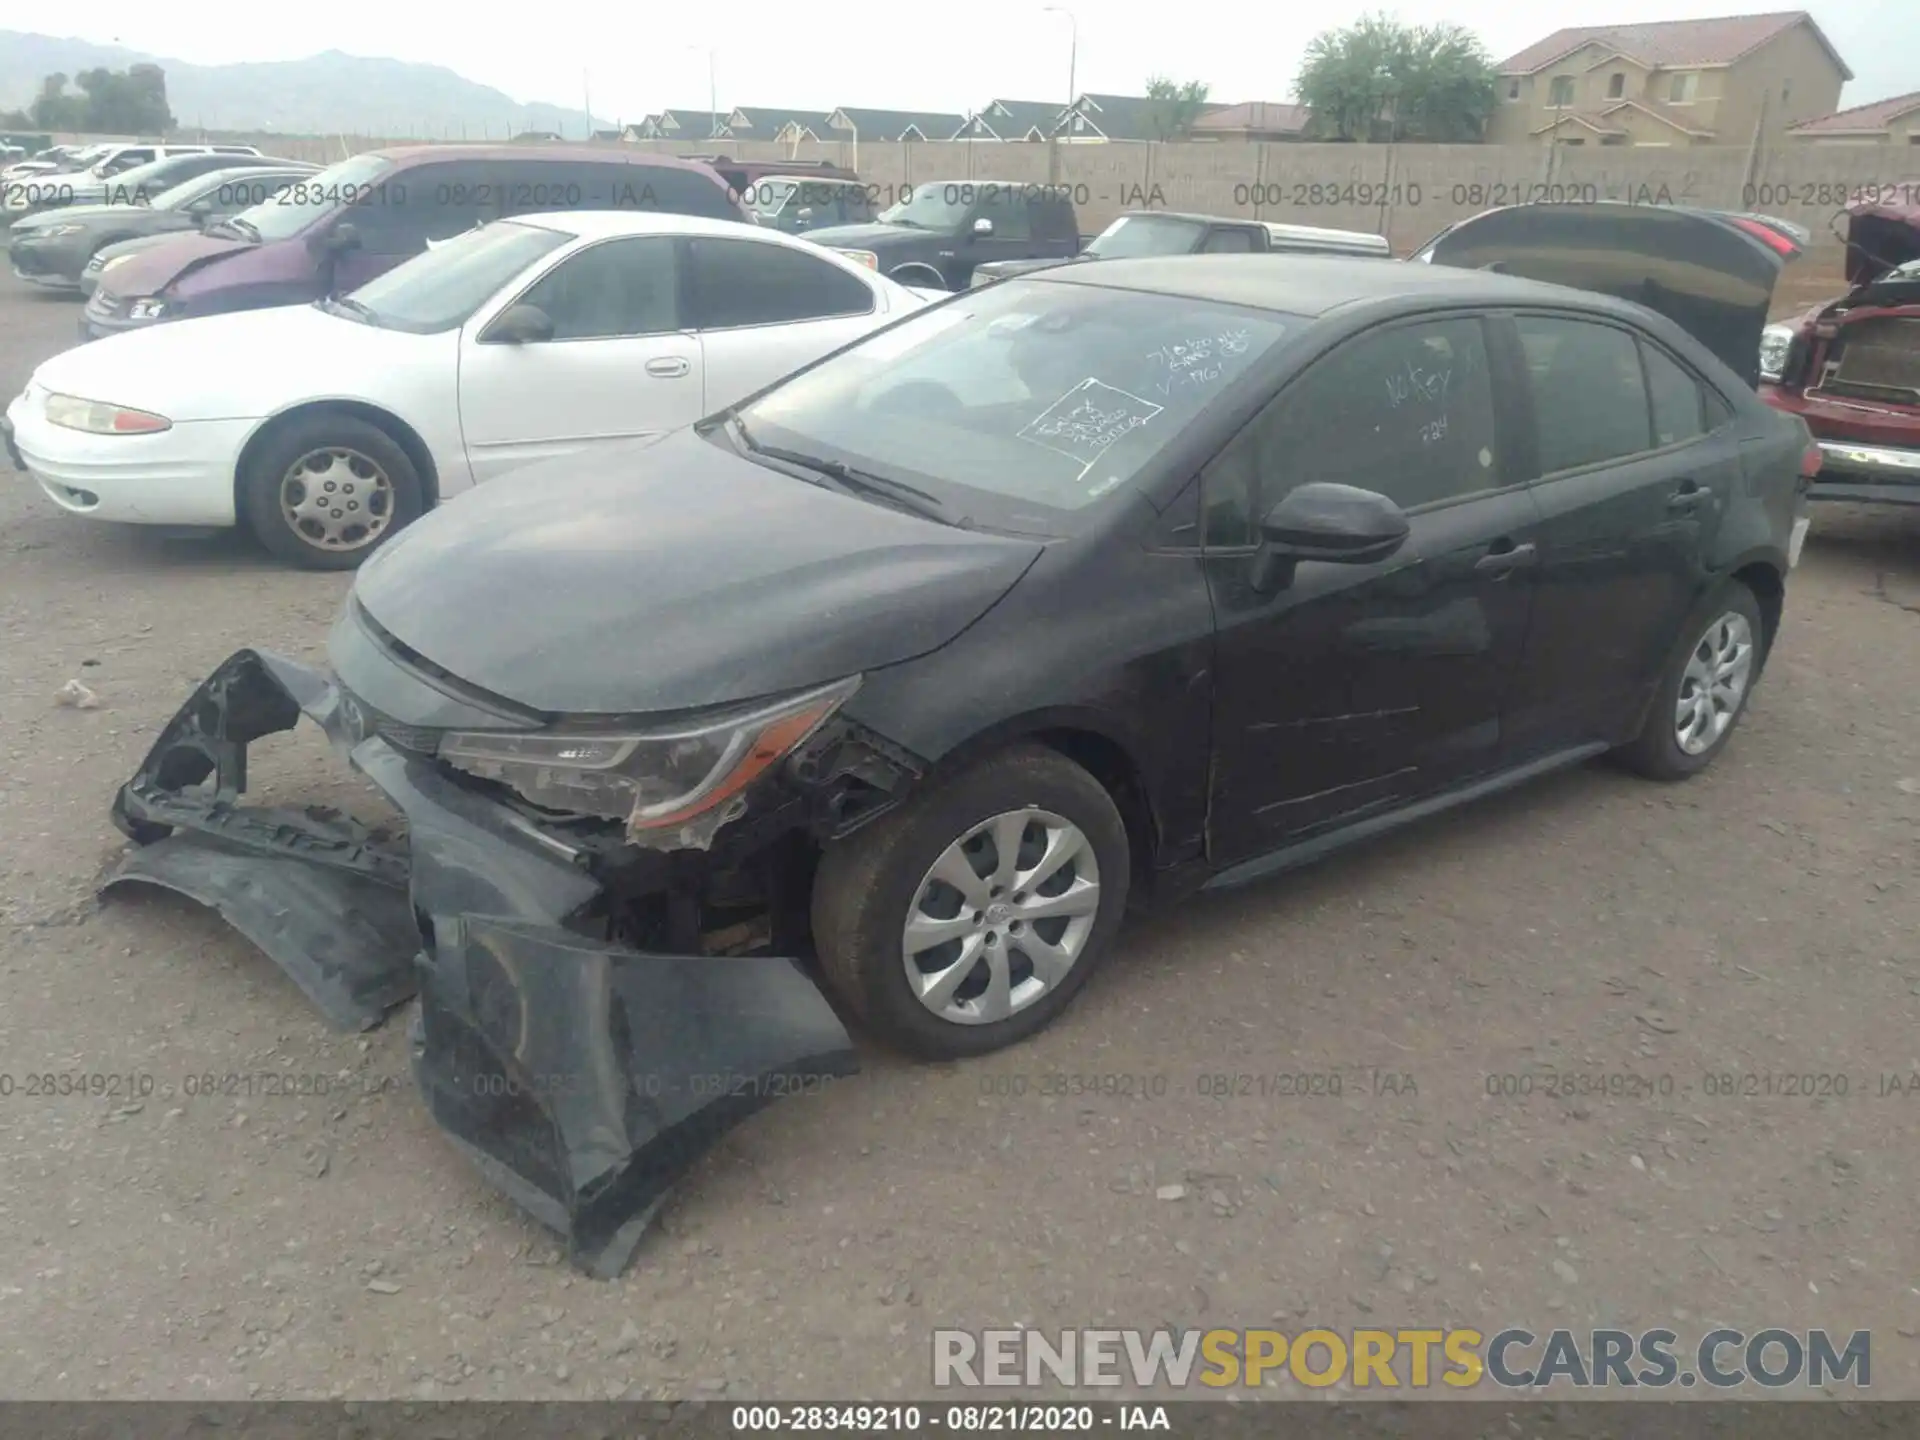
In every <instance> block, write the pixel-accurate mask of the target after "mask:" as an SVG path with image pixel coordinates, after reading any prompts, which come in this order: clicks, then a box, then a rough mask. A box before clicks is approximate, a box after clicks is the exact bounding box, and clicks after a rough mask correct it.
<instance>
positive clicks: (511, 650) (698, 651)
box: [354, 429, 1042, 714]
mask: <svg viewBox="0 0 1920 1440" xmlns="http://www.w3.org/2000/svg"><path fill="white" fill-rule="evenodd" d="M1041 548H1042V546H1041V545H1040V543H1038V542H1036V541H1032V540H1021V539H1014V538H1010V537H1004V536H997V535H987V534H982V533H979V532H974V531H966V530H958V529H955V528H953V527H951V526H948V525H942V524H939V523H937V522H934V521H931V520H923V519H920V518H919V517H917V516H913V515H908V514H905V513H902V512H900V511H897V510H893V509H890V508H888V507H886V506H883V505H880V504H875V503H871V502H868V501H865V500H861V499H856V498H854V497H851V496H846V495H841V494H837V493H835V492H832V491H828V490H823V489H821V488H820V487H818V486H816V485H812V484H809V483H808V482H807V481H805V480H800V479H796V478H794V477H793V476H790V475H787V474H785V473H782V472H781V471H777V470H771V469H768V468H766V467H764V466H761V465H757V464H755V463H753V462H751V461H749V460H746V459H743V458H741V457H740V456H738V455H736V454H734V453H733V452H732V450H731V449H729V448H728V447H727V446H726V444H725V443H724V442H716V441H710V440H707V439H705V438H703V437H701V436H699V435H697V434H695V433H694V432H693V431H692V430H691V429H686V430H679V431H676V432H674V433H672V434H670V435H667V436H664V437H660V438H658V439H655V440H647V441H639V442H635V443H631V444H626V445H621V446H617V447H612V448H609V449H607V450H604V451H600V452H598V453H597V454H594V455H592V456H591V457H588V458H585V459H582V458H581V457H568V458H567V459H565V460H561V461H557V462H554V463H551V464H546V465H537V466H533V467H530V468H529V469H527V470H524V471H521V472H518V473H516V474H514V475H510V476H507V477H505V478H504V479H500V480H495V481H492V482H490V483H488V484H486V485H483V486H481V487H480V488H479V489H478V490H476V491H474V492H473V493H471V494H468V495H464V496H461V497H460V498H459V499H457V500H454V501H451V502H450V503H448V504H447V505H445V506H444V507H442V508H441V509H439V510H436V511H434V512H432V513H430V514H428V515H426V516H425V517H424V518H422V519H420V520H418V521H416V522H415V523H414V524H413V525H411V526H409V527H408V528H407V529H406V530H405V531H403V532H402V533H401V534H400V535H398V536H396V537H395V538H394V539H393V540H392V541H390V542H389V543H388V544H387V545H385V546H383V547H382V548H381V549H380V550H378V551H376V552H375V553H374V555H373V557H372V558H371V559H370V560H369V561H368V562H367V563H366V564H365V565H364V566H362V567H361V569H360V572H359V574H358V576H357V579H356V583H355V586H354V598H355V599H356V600H357V601H358V602H359V604H360V606H361V607H362V609H363V610H364V611H365V612H366V613H367V614H368V615H369V616H370V617H371V618H372V619H373V621H374V622H375V623H376V624H377V625H379V626H380V627H381V628H382V629H384V630H386V631H387V632H388V633H390V634H391V635H393V636H394V637H396V638H397V639H398V640H400V641H401V642H402V643H403V644H404V645H406V646H408V647H409V648H411V649H412V650H414V651H416V652H418V653H419V654H420V655H421V656H423V657H424V658H425V659H426V660H427V661H429V662H430V663H431V664H433V665H435V666H439V667H442V668H444V669H445V670H447V671H448V672H450V673H451V674H452V675H453V676H455V677H456V678H458V679H460V680H463V681H465V682H466V683H467V684H469V685H473V686H477V687H478V688H480V689H481V690H484V691H488V692H490V693H492V694H494V695H497V696H501V697H503V698H505V699H508V700H512V701H515V702H517V703H519V704H521V705H524V706H527V707H530V708H532V709H535V710H543V711H550V712H556V713H571V714H635V713H645V712H650V711H663V710H681V709H692V708H696V707H700V706H707V705H720V704H726V703H729V702H732V701H736V700H746V699H751V698H754V697H757V696H761V695H768V694H772V693H775V692H779V691H785V690H795V689H801V688H804V687H806V686H810V685H815V684H824V683H826V682H829V681H832V680H837V679H840V678H842V677H844V676H846V675H849V674H852V673H854V672H855V671H862V670H871V669H874V668H877V667H879V666H883V665H893V664H897V663H899V662H900V661H903V660H910V659H912V658H914V657H915V656H918V655H923V654H926V653H927V652H928V651H931V650H935V649H938V648H939V647H940V646H942V645H944V644H946V643H947V642H948V641H949V640H951V639H952V638H953V637H954V636H956V635H958V634H959V633H960V632H961V631H962V630H964V629H966V628H967V626H969V625H971V624H972V623H973V622H974V621H975V620H976V619H978V618H979V617H980V616H981V615H982V614H984V613H985V612H986V611H987V610H988V609H989V608H990V607H991V606H992V605H993V604H994V602H995V601H997V600H998V599H999V598H1000V597H1001V596H1002V595H1004V594H1005V593H1006V592H1007V590H1008V589H1010V588H1011V587H1012V586H1013V584H1014V582H1015V581H1017V580H1018V579H1019V578H1020V577H1021V575H1023V574H1024V573H1025V572H1026V570H1027V568H1028V566H1030V565H1031V564H1032V563H1033V561H1034V559H1035V558H1036V557H1037V556H1038V555H1039V553H1040V551H1041Z"/></svg>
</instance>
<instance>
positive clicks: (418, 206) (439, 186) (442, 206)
mask: <svg viewBox="0 0 1920 1440" xmlns="http://www.w3.org/2000/svg"><path fill="white" fill-rule="evenodd" d="M506 179H507V177H506V175H505V174H504V167H498V166H494V165H488V164H475V163H471V162H469V163H463V164H453V165H421V166H416V167H414V168H413V169H410V170H408V171H406V172H404V173H403V174H402V175H401V176H400V177H399V178H398V179H396V180H395V181H394V183H393V184H392V185H390V186H388V187H387V190H386V193H385V194H379V193H375V194H370V195H366V196H363V197H362V198H361V199H360V200H358V201H357V202H356V203H355V204H354V207H353V213H352V214H351V215H349V216H347V217H345V218H347V219H350V220H352V221H353V226H354V229H356V230H357V231H359V232H360V248H361V249H363V250H365V251H366V252H367V253H368V254H370V255H417V254H419V253H420V251H422V250H424V249H425V248H426V247H427V246H428V245H429V244H433V245H438V244H442V243H444V242H445V241H448V240H451V239H452V238H453V237H454V236H456V235H461V234H464V233H466V232H467V231H469V230H473V229H476V228H478V227H479V226H481V225H484V224H486V223H487V222H488V221H489V220H494V219H497V218H499V216H500V211H501V207H502V203H503V201H504V200H505V198H506V196H507V193H508V191H509V190H510V189H511V186H510V185H509V184H507V183H505V182H506ZM305 183H307V184H310V185H311V184H315V183H317V182H316V181H308V182H305ZM292 188H293V189H295V190H298V189H299V188H300V182H295V184H294V186H293V187H292ZM551 208H555V209H563V208H565V207H564V206H555V207H551Z"/></svg>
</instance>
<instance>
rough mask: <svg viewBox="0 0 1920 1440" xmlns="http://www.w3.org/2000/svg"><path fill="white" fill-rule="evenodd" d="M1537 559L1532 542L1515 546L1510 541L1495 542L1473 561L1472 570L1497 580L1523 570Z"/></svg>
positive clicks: (1537, 552) (1537, 554) (1536, 551)
mask: <svg viewBox="0 0 1920 1440" xmlns="http://www.w3.org/2000/svg"><path fill="white" fill-rule="evenodd" d="M1539 558H1540V552H1539V551H1538V550H1536V549H1534V546H1533V542H1532V541H1528V542H1527V543H1526V544H1525V545H1516V544H1514V543H1513V542H1512V541H1511V540H1496V541H1494V542H1493V545H1492V547H1491V548H1490V549H1489V550H1488V551H1487V553H1486V554H1484V555H1482V556H1481V557H1480V558H1479V559H1478V560H1476V561H1474V563H1473V568H1474V569H1475V570H1477V571H1479V572H1480V573H1481V574H1482V575H1491V576H1493V577H1494V578H1495V579H1496V580H1499V579H1504V578H1505V577H1507V576H1508V575H1511V574H1512V573H1513V572H1514V571H1515V570H1524V569H1525V568H1526V567H1527V566H1529V565H1532V564H1534V563H1535V562H1536V561H1537V560H1538V559H1539Z"/></svg>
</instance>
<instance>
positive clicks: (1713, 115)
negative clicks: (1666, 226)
mask: <svg viewBox="0 0 1920 1440" xmlns="http://www.w3.org/2000/svg"><path fill="white" fill-rule="evenodd" d="M1498 71H1499V86H1500V89H1499V104H1498V106H1497V107H1496V109H1495V110H1494V114H1493V119H1492V121H1491V122H1490V123H1489V124H1488V127H1487V139H1488V141H1490V142H1492V143H1495V144H1524V143H1526V142H1529V141H1531V142H1534V143H1538V144H1557V145H1662V146H1665V145H1675V146H1678V145H1748V144H1751V143H1752V142H1753V140H1754V139H1755V137H1756V136H1759V137H1760V138H1762V139H1777V138H1780V137H1783V136H1785V135H1786V134H1787V133H1788V131H1789V130H1790V129H1791V128H1792V127H1793V126H1795V125H1797V124H1800V123H1802V122H1804V121H1808V120H1812V119H1815V118H1816V117H1819V116H1823V115H1828V114H1830V113H1831V112H1832V111H1833V110H1834V108H1835V107H1836V106H1837V105H1838V104H1839V103H1840V87H1841V86H1842V85H1844V84H1845V83H1846V82H1847V81H1849V80H1851V79H1852V78H1853V71H1852V70H1850V69H1849V68H1848V67H1847V63H1846V61H1844V60H1842V59H1841V58H1840V54H1839V52H1838V51H1837V50H1835V49H1834V48H1833V43H1832V42H1831V41H1829V40H1828V39H1827V37H1826V36H1825V35H1824V34H1823V33H1821V30H1820V27H1819V26H1818V25H1816V24H1815V23H1814V20H1813V17H1812V16H1811V15H1809V14H1807V12H1806V11H1804V10H1783V11H1777V12H1774V13H1771V14H1765V15H1729V16H1723V17H1721V18H1718V19H1713V20H1663V21H1655V22H1651V23H1648V24H1643V25H1582V26H1574V27H1571V28H1568V29H1564V30H1556V31H1554V32H1553V34H1551V35H1549V36H1547V37H1546V38H1545V39H1544V40H1540V41H1538V42H1537V43H1535V44H1532V45H1529V46H1528V47H1527V48H1526V49H1524V50H1522V51H1520V53H1519V54H1517V55H1510V56H1508V57H1507V59H1505V60H1503V61H1502V62H1501V63H1500V65H1499V66H1498Z"/></svg>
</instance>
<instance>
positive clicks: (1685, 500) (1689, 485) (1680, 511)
mask: <svg viewBox="0 0 1920 1440" xmlns="http://www.w3.org/2000/svg"><path fill="white" fill-rule="evenodd" d="M1706 498H1707V492H1706V491H1705V490H1702V489H1701V488H1700V482H1699V481H1697V480H1682V481H1681V482H1680V488H1679V489H1678V490H1676V491H1674V492H1673V494H1671V495H1670V496H1668V497H1667V509H1669V510H1671V511H1673V512H1674V514H1676V515H1684V514H1686V513H1687V512H1688V511H1690V510H1698V509H1699V508H1700V506H1701V505H1702V504H1703V503H1704V502H1705V501H1706Z"/></svg>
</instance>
